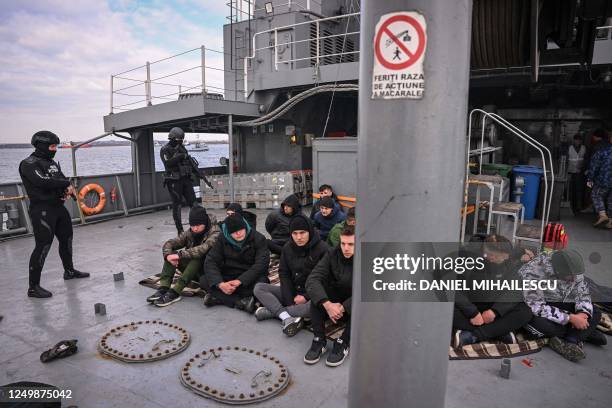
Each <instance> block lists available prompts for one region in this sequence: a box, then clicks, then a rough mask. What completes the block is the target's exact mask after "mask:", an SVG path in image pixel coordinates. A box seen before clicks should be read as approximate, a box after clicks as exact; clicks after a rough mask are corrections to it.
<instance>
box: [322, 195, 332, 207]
mask: <svg viewBox="0 0 612 408" xmlns="http://www.w3.org/2000/svg"><path fill="white" fill-rule="evenodd" d="M319 207H327V208H334V199H333V198H331V197H323V198H322V199H321V201H319Z"/></svg>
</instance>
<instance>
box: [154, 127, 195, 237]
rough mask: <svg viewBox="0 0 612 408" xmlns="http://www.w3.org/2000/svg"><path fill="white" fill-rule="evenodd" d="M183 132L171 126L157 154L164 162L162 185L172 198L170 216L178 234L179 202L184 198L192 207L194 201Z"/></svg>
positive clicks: (190, 166)
mask: <svg viewBox="0 0 612 408" xmlns="http://www.w3.org/2000/svg"><path fill="white" fill-rule="evenodd" d="M184 139H185V132H183V129H181V128H179V127H173V128H172V129H170V133H168V140H169V141H168V143H166V144H165V145H164V147H162V148H161V150H160V152H159V155H160V156H161V160H162V162H163V163H164V168H165V169H166V172H165V173H164V185H165V186H166V187H167V188H168V192H169V193H170V198H171V199H172V218H174V224H175V225H176V230H177V232H178V235H180V234H181V233H182V232H183V223H182V221H181V203H182V200H183V198H185V203H186V204H187V205H188V206H189V207H193V206H194V204H195V203H196V196H195V193H194V191H193V182H194V180H193V171H194V169H193V166H192V164H191V161H190V158H189V153H187V149H185V146H183V140H184Z"/></svg>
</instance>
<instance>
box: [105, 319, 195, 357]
mask: <svg viewBox="0 0 612 408" xmlns="http://www.w3.org/2000/svg"><path fill="white" fill-rule="evenodd" d="M190 341H191V336H190V335H189V333H188V332H187V330H185V329H183V328H182V327H179V326H177V325H175V324H171V323H167V322H163V321H161V320H141V321H138V322H131V323H127V324H123V325H120V326H117V327H115V328H113V329H111V330H110V331H109V332H107V333H106V334H104V336H102V338H101V339H100V341H99V342H98V349H99V350H100V352H101V353H103V354H106V355H109V356H111V357H113V358H115V359H117V360H121V361H124V362H126V363H146V362H149V361H156V360H163V359H164V358H168V357H170V356H173V355H175V354H178V353H180V352H181V351H183V350H185V349H186V348H187V346H188V345H189V342H190Z"/></svg>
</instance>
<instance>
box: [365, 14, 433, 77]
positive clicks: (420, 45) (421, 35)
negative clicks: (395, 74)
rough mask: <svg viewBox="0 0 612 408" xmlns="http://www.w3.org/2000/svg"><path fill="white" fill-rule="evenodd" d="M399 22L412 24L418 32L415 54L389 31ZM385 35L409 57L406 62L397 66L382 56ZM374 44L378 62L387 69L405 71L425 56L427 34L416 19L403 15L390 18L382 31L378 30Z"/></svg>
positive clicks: (381, 28)
mask: <svg viewBox="0 0 612 408" xmlns="http://www.w3.org/2000/svg"><path fill="white" fill-rule="evenodd" d="M398 21H403V22H405V23H408V24H410V25H411V26H412V28H414V30H415V31H416V34H417V38H416V41H417V49H416V51H415V52H414V53H413V52H411V51H410V50H409V49H408V48H407V47H406V46H405V45H404V43H403V42H402V41H401V40H400V39H399V38H397V37H396V36H395V35H394V34H393V33H392V32H391V30H389V26H390V25H391V24H393V23H397V22H398ZM383 33H384V34H386V35H387V36H388V37H389V38H391V40H393V42H394V43H395V45H397V46H398V48H399V49H400V50H402V52H403V53H404V54H406V55H407V56H408V59H407V60H406V61H403V62H400V63H397V64H396V63H393V62H389V61H387V60H386V59H385V57H384V56H383V55H382V52H381V50H380V46H381V42H382V35H383ZM374 44H375V46H374V51H375V54H376V59H378V62H380V64H381V65H382V66H384V67H385V68H387V69H393V70H398V69H404V68H408V67H409V66H411V65H413V64H414V63H415V62H417V61H418V60H419V58H421V55H423V51H424V50H425V32H424V31H423V27H421V25H420V24H419V22H418V21H417V20H415V19H414V18H412V17H410V16H406V15H403V14H402V15H397V16H393V17H391V18H389V19H388V20H387V21H385V22H384V23H383V25H382V26H381V27H380V30H378V33H377V34H376V39H375V40H374Z"/></svg>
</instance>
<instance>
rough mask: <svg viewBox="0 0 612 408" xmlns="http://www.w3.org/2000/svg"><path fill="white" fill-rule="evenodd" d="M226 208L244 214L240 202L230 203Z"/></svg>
mask: <svg viewBox="0 0 612 408" xmlns="http://www.w3.org/2000/svg"><path fill="white" fill-rule="evenodd" d="M225 210H226V211H233V212H237V213H238V214H242V206H241V205H240V204H238V203H231V204H230V205H228V206H227V208H226V209H225Z"/></svg>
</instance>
